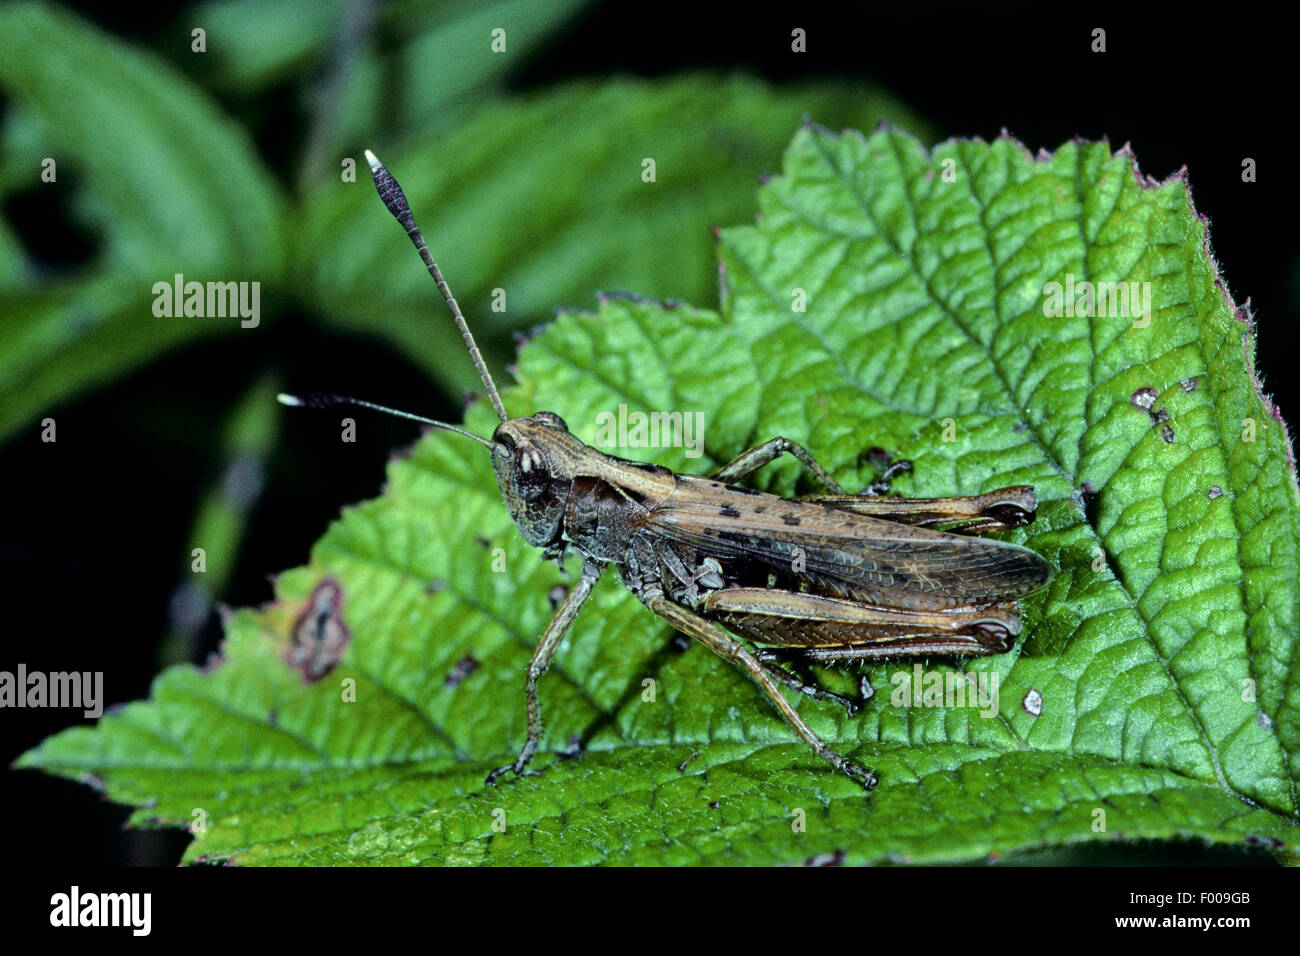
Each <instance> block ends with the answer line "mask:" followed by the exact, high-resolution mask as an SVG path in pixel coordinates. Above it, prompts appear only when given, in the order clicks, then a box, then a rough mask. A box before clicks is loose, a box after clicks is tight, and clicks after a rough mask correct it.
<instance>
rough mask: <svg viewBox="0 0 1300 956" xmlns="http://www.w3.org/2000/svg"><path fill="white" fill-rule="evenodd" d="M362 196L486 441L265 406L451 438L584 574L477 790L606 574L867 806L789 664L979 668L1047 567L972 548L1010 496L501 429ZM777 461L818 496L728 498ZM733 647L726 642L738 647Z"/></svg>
mask: <svg viewBox="0 0 1300 956" xmlns="http://www.w3.org/2000/svg"><path fill="white" fill-rule="evenodd" d="M366 159H367V160H368V162H369V163H370V168H371V173H372V175H373V177H374V181H375V187H376V189H377V190H378V191H379V196H380V198H381V199H382V200H383V202H384V205H385V206H387V207H388V210H389V212H391V213H392V214H393V216H394V217H396V219H397V221H398V222H399V223H400V224H401V225H402V227H403V228H404V229H405V230H406V233H407V235H408V236H409V237H410V239H411V242H412V243H413V244H414V245H415V248H416V251H417V252H418V253H419V254H420V258H421V259H423V261H424V264H425V267H426V269H428V271H429V274H430V275H431V276H432V277H433V279H434V281H435V282H436V283H437V285H438V289H439V291H440V292H441V293H442V297H443V299H444V300H445V301H446V304H447V308H448V309H449V311H450V312H451V316H452V319H453V320H454V321H455V323H456V326H457V328H458V329H459V330H460V333H461V335H462V337H463V338H464V340H465V346H466V348H467V349H468V351H469V356H470V359H471V360H472V361H473V363H474V366H475V368H476V369H477V370H478V374H479V378H480V379H481V380H482V382H483V387H484V389H485V390H486V393H487V396H488V398H489V400H490V401H491V403H492V407H493V409H494V410H495V411H496V414H497V417H498V418H500V420H501V423H500V424H499V425H498V426H497V427H496V430H495V431H494V432H493V434H492V437H491V439H486V438H483V437H482V436H480V435H477V434H474V433H473V432H470V431H467V430H465V429H463V428H458V427H457V426H455V425H450V424H447V423H445V422H439V421H434V420H432V419H428V418H424V417H421V416H419V415H412V414H410V413H408V412H401V411H398V410H396V409H391V408H387V407H385V406H382V405H376V404H374V403H372V402H367V401H363V400H360V399H354V398H348V397H345V396H339V395H329V394H314V395H306V396H303V397H300V398H299V397H294V396H288V395H281V396H280V400H281V401H282V402H284V403H285V404H288V405H297V406H305V407H311V408H328V407H331V406H335V405H356V406H360V407H362V408H369V409H373V410H376V411H380V412H385V413H387V414H391V415H396V416H398V417H400V418H406V419H409V420H412V421H417V422H421V423H423V424H425V425H428V426H431V427H433V428H439V429H443V430H446V431H451V432H455V433H457V434H459V435H463V436H465V437H466V438H470V439H472V440H473V441H476V442H478V443H479V444H480V445H483V446H484V447H485V448H487V449H488V452H489V454H490V455H491V458H492V468H493V471H494V472H495V474H496V481H497V485H498V487H499V488H500V491H501V497H502V499H503V500H504V502H505V505H506V507H507V508H508V509H509V511H510V517H511V518H512V519H513V521H514V523H515V525H516V526H517V527H518V528H519V531H520V532H521V533H522V534H523V536H524V538H525V539H526V540H527V541H528V543H529V544H531V545H533V546H535V547H538V548H541V549H542V550H543V554H544V556H545V557H546V558H547V559H554V560H557V561H562V560H563V558H564V556H565V555H566V554H568V553H570V552H576V553H577V554H578V555H580V556H581V557H582V570H581V573H580V575H579V577H578V579H577V581H576V583H575V584H574V586H573V587H572V588H571V589H570V591H569V593H568V595H567V597H565V598H564V600H563V602H562V603H561V604H560V606H559V607H558V609H557V611H556V614H555V617H554V618H553V619H552V621H551V623H550V625H549V626H548V627H547V628H546V630H545V632H543V634H542V636H541V639H540V640H539V641H538V643H537V648H536V650H535V652H534V653H533V656H532V660H531V661H530V662H529V664H528V672H527V678H526V680H525V684H524V698H525V705H526V709H527V715H528V739H527V741H526V742H525V743H524V746H523V749H522V750H521V751H520V752H519V756H518V758H517V759H516V760H514V762H512V763H509V764H506V765H505V766H502V767H498V768H496V769H495V770H493V771H492V772H491V773H489V774H488V776H487V781H486V782H487V783H488V784H493V783H495V782H496V781H497V779H498V778H499V777H500V776H501V775H503V774H505V773H508V772H513V773H514V774H515V776H522V775H524V774H526V773H528V774H531V773H535V772H536V771H533V770H529V769H528V765H529V763H530V762H531V761H532V759H533V757H534V756H535V754H536V753H537V747H538V743H539V742H540V740H541V736H542V721H541V709H540V706H539V703H538V695H537V683H538V681H539V680H540V678H541V677H542V675H543V674H545V673H546V670H547V668H548V667H549V666H550V664H551V661H552V660H553V659H554V658H555V653H556V650H557V649H558V648H559V646H560V643H561V642H562V641H563V640H564V636H565V634H566V633H567V632H568V630H569V627H570V625H572V624H573V621H574V619H575V618H576V617H577V615H578V611H579V609H580V608H581V607H582V605H583V603H584V602H585V601H586V600H587V598H588V596H590V594H591V591H592V588H593V587H594V586H595V584H596V582H597V581H598V580H599V579H600V577H601V575H602V574H603V573H604V572H605V571H606V570H607V569H608V568H609V567H610V566H611V565H613V566H614V567H616V568H617V569H618V573H619V575H620V576H621V578H622V581H623V584H624V586H626V587H627V588H628V590H630V591H631V592H632V593H633V594H635V595H636V597H637V598H638V599H639V600H640V601H641V602H642V603H643V604H645V606H646V607H648V608H649V609H650V610H651V611H653V612H654V613H655V614H657V615H658V616H659V617H661V618H662V619H663V620H665V621H667V622H668V623H669V624H671V625H672V626H673V627H674V628H676V629H677V630H678V631H680V632H681V633H683V634H686V635H687V636H689V637H692V638H694V639H695V640H697V641H699V642H700V643H701V644H703V645H705V646H706V647H708V648H709V649H710V650H712V651H714V652H715V653H717V654H718V655H720V656H721V657H723V658H724V659H726V660H728V661H732V662H733V663H735V664H737V665H739V666H740V667H742V668H744V669H745V670H746V671H747V672H748V674H749V676H750V677H751V678H753V680H754V681H755V683H757V684H758V686H759V687H760V688H761V689H762V691H763V692H764V693H765V694H766V695H767V697H768V698H769V699H770V700H771V702H772V704H773V705H775V707H776V709H777V711H779V712H780V714H781V716H782V717H784V718H785V720H786V722H787V723H789V725H790V727H791V728H793V730H794V732H795V733H796V734H797V735H798V736H799V737H800V738H802V739H803V741H804V742H805V743H807V744H808V746H809V747H811V748H812V749H813V750H814V751H815V752H816V753H817V754H818V755H819V756H820V757H822V758H823V759H824V760H826V761H827V762H828V763H829V764H830V765H831V766H832V767H834V768H835V769H836V770H838V771H840V772H842V773H845V774H847V775H848V776H850V777H852V778H854V779H855V780H857V781H858V782H860V783H861V784H862V785H863V786H864V787H866V788H868V789H870V788H871V787H873V786H875V784H876V780H877V777H876V774H875V773H873V772H872V771H870V770H868V769H866V768H865V767H862V766H859V765H858V764H856V763H854V762H852V761H850V760H848V759H847V758H845V757H843V756H841V755H840V754H839V753H837V752H836V751H834V750H832V749H831V748H830V747H829V746H828V745H827V744H826V743H825V742H824V741H823V740H822V739H821V738H820V737H818V736H817V734H815V733H814V732H813V730H812V729H811V728H810V727H809V726H808V724H807V723H806V722H805V721H804V719H803V718H802V717H800V716H799V713H798V712H797V711H796V710H795V708H794V707H793V706H792V705H791V704H790V702H789V701H788V700H787V699H786V697H785V695H784V694H783V693H782V691H781V689H780V688H781V686H785V687H788V688H792V689H794V690H796V691H798V692H800V693H802V694H805V695H807V696H810V697H813V698H816V699H821V700H835V701H837V702H839V703H840V704H842V705H844V706H845V707H846V708H847V709H848V710H849V712H850V713H853V712H855V710H856V708H857V704H856V703H855V702H854V701H851V700H848V699H847V698H844V697H841V696H840V695H837V694H833V693H831V692H829V691H826V690H824V689H822V688H821V687H819V686H816V685H815V684H808V683H806V682H805V681H803V680H801V679H800V678H799V677H798V676H796V674H795V673H793V672H792V671H791V670H789V669H788V668H787V666H786V665H787V664H791V663H814V662H834V661H843V660H858V661H862V660H870V659H875V658H882V657H907V656H911V657H915V656H929V655H985V654H1000V653H1002V652H1004V651H1006V650H1008V649H1009V648H1010V647H1011V645H1012V644H1013V643H1014V641H1015V638H1016V637H1017V635H1018V634H1019V633H1020V613H1019V599H1020V598H1021V597H1023V596H1024V595H1026V594H1029V593H1030V592H1032V591H1035V590H1037V589H1039V588H1040V587H1042V586H1043V585H1044V584H1045V583H1046V582H1047V580H1048V577H1049V576H1050V569H1049V567H1048V564H1047V562H1046V561H1045V560H1043V558H1042V557H1040V556H1039V555H1038V554H1036V553H1035V552H1033V551H1031V550H1029V549H1028V548H1024V547H1021V546H1019V545H1015V544H1010V543H1007V542H1003V541H986V540H983V539H981V538H979V537H972V536H973V535H982V534H986V533H988V532H992V531H1001V530H1004V529H1008V528H1016V527H1020V526H1022V525H1026V524H1029V523H1030V522H1032V521H1033V520H1034V514H1035V510H1036V508H1037V503H1038V502H1037V496H1036V495H1035V493H1034V489H1033V488H1031V487H1028V486H1024V485H1018V486H1015V487H1010V488H1002V489H1000V490H998V491H992V492H989V493H986V494H982V495H975V496H972V497H950V498H903V497H897V496H889V495H887V494H886V492H887V491H888V488H889V481H890V479H891V478H892V477H893V475H895V474H897V473H898V472H899V471H903V470H906V469H908V468H910V467H911V466H910V464H909V463H908V462H906V461H898V462H894V463H893V464H892V465H890V466H889V467H888V468H886V469H885V470H884V473H883V474H882V475H881V478H880V480H878V481H877V482H876V483H875V484H873V485H872V486H871V487H869V488H867V489H865V490H864V491H863V492H861V493H858V494H850V493H848V492H847V491H845V490H844V489H843V488H842V487H840V485H839V484H838V483H837V482H836V481H835V479H834V478H833V477H831V475H830V474H829V472H827V470H826V469H825V468H823V467H822V465H821V464H820V463H819V462H818V461H817V460H816V459H815V458H814V457H813V456H812V455H811V454H809V452H808V451H807V450H806V449H805V448H804V447H803V446H801V445H798V444H796V443H795V442H793V441H790V440H789V439H787V438H781V437H777V438H772V439H770V440H768V441H765V442H763V443H762V444H760V445H757V446H755V447H753V448H751V449H749V450H748V451H746V452H744V453H743V454H741V455H739V456H738V457H737V458H736V459H735V460H734V461H731V462H730V463H728V464H727V465H725V466H724V467H723V468H722V469H721V470H719V471H718V472H717V473H716V474H714V475H713V476H712V477H700V476H696V475H679V474H676V473H674V472H672V471H670V470H669V469H667V468H664V467H662V466H659V465H654V464H648V463H645V462H637V461H628V460H626V459H623V458H617V457H614V456H612V455H607V454H604V453H603V452H601V451H598V450H597V449H595V448H592V447H591V446H589V445H586V444H584V443H583V442H582V441H580V440H578V438H576V437H575V436H574V435H573V434H572V433H571V432H570V431H569V429H568V426H566V425H565V423H564V421H563V420H562V419H561V418H560V417H559V416H558V415H556V414H554V413H553V412H536V413H534V414H532V415H529V416H527V417H525V418H510V417H509V416H508V415H507V414H506V410H505V406H504V405H503V404H502V402H501V397H500V395H499V394H498V393H497V389H496V386H495V384H494V383H493V381H492V378H491V376H490V375H489V374H488V370H487V366H486V364H485V363H484V361H483V358H482V356H481V355H480V353H479V350H478V347H477V346H476V345H475V343H474V337H473V335H471V334H470V330H469V326H468V325H467V324H466V322H465V319H464V316H462V314H461V310H460V306H458V305H457V304H456V300H455V298H453V296H452V294H451V290H450V289H449V288H448V287H447V283H446V280H444V279H443V277H442V272H441V270H440V269H439V268H438V266H437V263H435V262H434V260H433V257H432V255H431V254H430V252H429V249H428V247H427V245H426V244H425V240H424V236H423V235H422V234H421V232H420V229H419V227H418V226H417V225H416V224H415V219H414V217H413V216H412V214H411V210H410V206H409V205H408V203H407V201H406V197H405V195H403V193H402V189H401V187H400V186H399V185H398V184H397V182H396V180H394V179H393V177H392V175H391V174H390V173H389V172H388V170H387V169H386V168H385V167H384V166H383V164H382V163H380V162H379V160H378V159H377V158H376V157H375V155H374V154H373V153H371V152H370V151H369V150H367V151H366ZM786 454H788V455H792V456H793V457H794V458H796V459H797V460H798V461H799V462H800V463H801V464H802V465H803V466H804V467H805V468H806V469H807V470H808V471H809V472H811V474H812V475H813V477H814V478H816V479H817V481H818V482H819V483H820V484H821V485H822V486H823V487H824V488H825V489H826V493H824V494H816V495H807V496H803V497H799V498H782V497H778V496H776V495H771V494H765V493H762V492H758V491H754V490H752V489H750V488H746V487H743V486H742V485H739V484H737V482H739V481H741V480H742V479H744V478H745V477H746V476H748V475H750V474H752V473H753V472H755V471H757V470H758V469H760V468H762V467H763V466H764V465H767V464H768V463H770V462H772V461H773V460H775V459H776V458H778V457H779V456H781V455H786ZM737 635H739V637H738V636H737Z"/></svg>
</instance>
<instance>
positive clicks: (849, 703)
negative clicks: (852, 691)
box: [754, 648, 871, 717]
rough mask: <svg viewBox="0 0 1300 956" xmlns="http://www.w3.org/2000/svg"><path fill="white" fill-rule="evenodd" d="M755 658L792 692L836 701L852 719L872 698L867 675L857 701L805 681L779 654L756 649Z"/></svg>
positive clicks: (814, 698) (859, 686) (810, 681)
mask: <svg viewBox="0 0 1300 956" xmlns="http://www.w3.org/2000/svg"><path fill="white" fill-rule="evenodd" d="M754 658H755V659H756V660H757V661H758V662H759V663H760V664H762V665H763V667H764V669H765V670H766V671H767V672H768V674H769V675H770V676H771V677H773V678H775V679H776V680H778V681H780V682H781V683H782V684H785V686H786V687H789V688H790V689H791V690H797V691H798V692H799V693H801V694H803V695H804V696H805V697H811V698H812V699H813V700H829V701H834V702H835V703H837V704H839V705H840V706H841V707H843V708H844V710H845V711H846V712H847V713H848V715H849V716H850V717H852V716H854V715H855V714H857V712H858V711H860V710H861V709H862V708H863V707H864V706H865V705H866V703H867V700H868V699H869V698H870V696H871V695H870V694H869V693H868V692H867V687H869V686H870V683H869V682H868V681H867V677H866V675H865V674H864V675H863V676H862V679H861V681H859V684H858V688H859V696H858V698H857V699H856V700H855V699H854V698H852V697H845V696H844V695H843V694H837V693H835V692H834V691H829V690H827V689H826V688H824V687H822V686H821V685H819V684H818V683H817V682H816V681H815V680H804V679H803V678H802V677H800V676H799V675H798V674H795V673H794V672H792V671H791V670H790V669H789V667H787V666H786V663H787V660H788V659H787V658H782V657H781V656H780V655H779V654H778V653H774V652H772V651H769V650H765V649H763V648H756V649H755V650H754Z"/></svg>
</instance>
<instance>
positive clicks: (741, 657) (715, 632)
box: [638, 593, 878, 790]
mask: <svg viewBox="0 0 1300 956" xmlns="http://www.w3.org/2000/svg"><path fill="white" fill-rule="evenodd" d="M638 597H640V598H641V600H642V601H644V602H645V605H646V607H648V608H650V610H652V611H654V613H655V614H657V615H659V616H660V617H661V618H663V619H664V620H665V621H667V622H668V623H669V624H671V625H672V626H673V627H675V628H677V630H679V631H681V632H682V633H683V634H687V635H689V636H691V637H693V638H695V640H697V641H699V642H700V643H701V644H703V645H704V646H706V647H708V648H709V649H710V650H711V651H713V652H714V653H715V654H717V655H718V656H719V657H721V658H723V659H724V660H728V661H731V662H733V663H735V664H739V665H740V666H741V667H743V668H745V670H746V671H748V672H749V676H750V677H752V678H753V679H754V682H755V683H756V684H758V686H759V687H760V688H761V689H762V691H763V693H765V694H767V696H768V699H769V700H771V702H772V703H773V705H774V706H775V707H776V709H777V711H778V712H779V713H780V714H781V716H782V717H784V718H785V721H786V723H788V724H789V725H790V727H791V728H792V729H793V730H794V732H795V733H797V734H798V735H799V737H800V738H801V739H802V740H803V741H804V743H806V744H807V745H808V746H809V747H811V748H812V749H813V751H814V752H815V753H816V754H817V756H819V757H821V758H822V759H823V760H825V761H826V762H827V763H829V764H830V765H831V766H832V767H834V768H835V769H836V770H838V771H839V772H840V773H843V774H845V775H846V776H849V777H852V778H853V779H854V780H856V781H857V782H858V783H860V784H861V785H862V786H863V787H864V788H866V789H867V790H870V789H872V788H873V787H875V785H876V782H877V780H878V778H877V776H876V774H875V773H874V772H872V771H871V770H868V769H867V768H865V767H862V766H860V765H858V764H856V763H854V762H853V761H851V760H849V759H848V758H846V757H844V756H841V755H840V754H839V753H837V752H836V751H835V750H832V749H831V748H830V746H828V745H827V743H826V742H825V741H824V740H822V739H821V738H820V737H818V736H817V734H816V733H814V732H813V729H812V728H811V727H809V726H808V724H807V723H805V722H804V719H803V718H802V717H800V716H799V712H798V711H796V710H795V709H794V708H793V707H792V706H791V705H790V702H789V701H788V700H786V699H785V697H784V696H783V695H782V694H781V691H780V689H779V688H778V687H777V686H776V680H779V679H780V678H776V679H774V678H773V676H772V675H771V674H770V673H769V670H768V668H767V667H765V666H764V665H763V664H761V663H759V661H758V660H757V658H755V657H754V655H753V654H752V653H750V651H749V649H748V648H747V647H745V645H744V643H743V642H742V641H740V640H739V639H738V638H735V637H733V636H732V635H730V634H728V633H727V632H726V631H724V630H723V629H722V628H720V627H718V625H716V624H714V623H713V622H712V621H709V620H706V619H705V618H702V617H700V616H699V615H697V614H695V613H693V612H691V611H689V610H687V609H686V608H684V607H682V606H681V605H680V604H674V603H673V602H672V601H670V600H668V599H667V598H666V597H664V596H663V594H662V593H651V594H639V595H638Z"/></svg>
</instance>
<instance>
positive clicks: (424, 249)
mask: <svg viewBox="0 0 1300 956" xmlns="http://www.w3.org/2000/svg"><path fill="white" fill-rule="evenodd" d="M366 162H368V163H369V164H370V174H371V175H372V176H373V177H374V180H375V189H376V190H378V191H379V198H380V199H382V200H383V201H384V205H385V206H387V207H388V211H389V212H391V213H392V214H393V218H395V219H396V220H397V221H398V223H400V224H401V226H402V228H403V229H405V230H406V234H407V236H409V237H410V239H411V242H412V243H413V244H414V245H415V251H416V252H418V253H419V254H420V258H421V259H423V260H424V266H425V268H426V269H428V270H429V275H431V276H433V281H434V282H436V283H438V291H439V292H441V293H442V297H443V298H444V299H445V300H446V301H447V308H448V309H450V310H451V317H452V318H453V319H455V320H456V327H457V328H458V329H460V334H461V337H462V338H463V339H464V340H465V347H466V348H467V349H469V357H470V358H471V359H473V361H474V367H475V368H476V369H478V377H479V378H480V379H482V380H483V387H484V388H486V389H487V394H488V398H489V399H490V400H491V402H492V407H493V408H494V409H495V410H496V413H497V417H498V418H500V419H501V420H502V421H505V420H506V407H505V406H504V405H502V404H501V396H500V395H498V394H497V387H496V385H495V384H493V382H492V376H491V375H489V374H488V370H487V365H486V364H484V362H483V356H482V355H480V354H479V350H478V346H477V345H475V344H474V336H473V335H472V334H470V331H469V325H467V324H466V322H465V317H464V316H463V315H461V314H460V306H458V305H457V304H456V300H455V298H454V297H453V296H452V294H451V289H449V288H448V287H447V280H446V279H444V278H443V277H442V270H441V269H439V268H438V263H436V262H434V261H433V256H432V255H431V254H430V253H429V247H428V246H427V245H426V244H425V242H424V234H423V233H421V232H420V227H419V226H417V225H416V224H415V216H413V215H412V214H411V206H410V204H409V203H408V202H407V201H406V194H405V193H403V192H402V187H401V186H399V185H397V180H396V179H394V178H393V174H392V173H390V172H389V171H388V169H387V168H386V167H385V166H384V164H383V163H381V162H380V161H379V157H377V156H376V155H375V154H374V153H372V152H371V151H370V150H366ZM353 404H364V403H355V402H354V403H353ZM383 411H390V409H383ZM475 437H478V436H475Z"/></svg>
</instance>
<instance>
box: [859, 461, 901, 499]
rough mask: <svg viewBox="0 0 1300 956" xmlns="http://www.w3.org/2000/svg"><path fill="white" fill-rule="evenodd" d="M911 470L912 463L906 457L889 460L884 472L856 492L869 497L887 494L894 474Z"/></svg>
mask: <svg viewBox="0 0 1300 956" xmlns="http://www.w3.org/2000/svg"><path fill="white" fill-rule="evenodd" d="M911 470H912V463H911V462H910V461H908V460H907V459H906V458H900V459H898V461H895V462H891V463H890V464H889V466H888V467H887V468H886V469H885V472H884V474H882V475H881V476H880V477H879V478H877V479H876V480H875V481H873V482H872V483H871V484H869V485H867V487H866V488H864V489H862V491H860V492H858V494H859V495H862V496H864V497H869V498H874V497H877V496H880V495H887V494H889V486H890V484H891V483H892V482H893V479H894V476H895V475H901V474H902V473H903V472H905V471H911Z"/></svg>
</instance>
